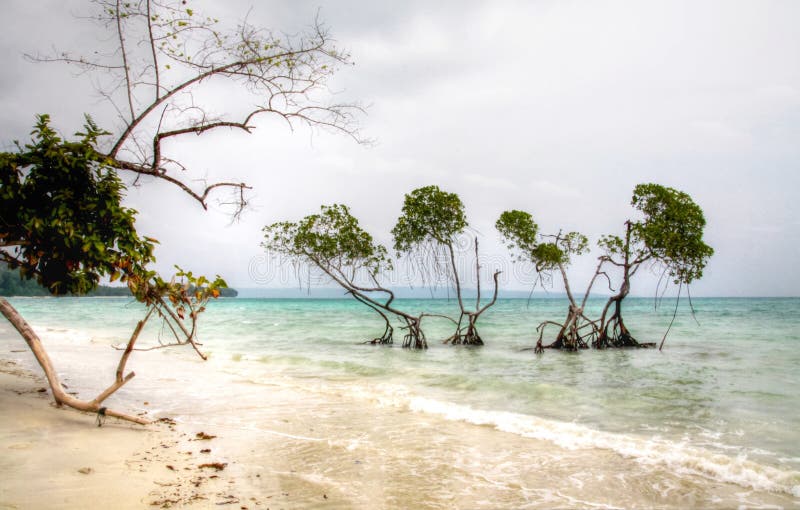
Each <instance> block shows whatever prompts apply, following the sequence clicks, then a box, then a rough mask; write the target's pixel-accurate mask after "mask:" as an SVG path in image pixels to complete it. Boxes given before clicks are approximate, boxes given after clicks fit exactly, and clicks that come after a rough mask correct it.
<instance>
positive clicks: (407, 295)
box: [239, 287, 565, 299]
mask: <svg viewBox="0 0 800 510" xmlns="http://www.w3.org/2000/svg"><path fill="white" fill-rule="evenodd" d="M392 291H393V292H394V293H395V297H397V298H398V299H431V298H433V299H447V298H448V297H449V298H451V299H454V298H455V297H456V295H455V292H454V291H453V290H450V292H449V293H448V290H447V289H442V288H439V289H433V290H431V289H428V288H410V287H400V288H394V289H392ZM475 295H476V290H475V289H464V297H465V298H472V297H475ZM481 296H482V297H483V298H485V299H491V297H492V296H491V293H488V292H486V291H485V290H484V291H482V293H481ZM497 296H498V297H499V298H501V299H527V298H528V297H529V296H530V297H533V298H535V299H549V298H563V297H564V296H565V294H564V293H562V292H541V291H537V292H534V293H533V296H531V293H530V291H526V290H500V291H499V292H498V293H497ZM239 297H241V298H264V299H343V298H347V297H349V296H348V294H346V293H345V291H344V290H342V289H340V288H338V287H311V289H306V288H303V289H300V288H297V287H295V288H242V289H239Z"/></svg>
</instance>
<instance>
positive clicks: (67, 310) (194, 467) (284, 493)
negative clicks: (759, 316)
mask: <svg viewBox="0 0 800 510" xmlns="http://www.w3.org/2000/svg"><path fill="white" fill-rule="evenodd" d="M343 303H345V302H342V303H322V304H319V303H316V304H312V305H307V306H311V307H312V308H310V309H306V308H301V309H300V310H296V308H297V305H296V304H295V303H290V304H282V303H281V302H277V303H275V302H263V303H262V302H247V303H239V302H234V301H231V302H229V303H223V304H219V306H217V307H214V308H210V309H209V311H208V314H207V315H208V317H206V319H207V320H206V323H204V325H205V326H206V328H205V329H204V333H205V336H204V340H205V342H204V346H203V347H204V349H205V350H206V352H208V353H209V354H210V359H209V360H208V361H202V360H200V359H199V358H197V357H196V356H194V355H193V353H192V352H191V351H190V350H188V349H180V348H177V349H162V350H157V351H154V352H148V353H145V352H139V353H135V354H134V357H133V358H132V359H131V361H130V364H129V367H130V368H131V369H132V370H135V372H136V377H135V378H134V379H133V380H132V381H131V382H130V383H129V384H127V385H126V386H125V387H123V388H121V389H120V390H119V391H118V392H117V393H115V394H114V395H113V396H112V397H111V398H110V399H109V400H108V404H107V405H108V406H109V407H110V408H113V409H115V410H118V411H121V412H126V413H130V414H134V415H135V414H139V413H146V416H147V417H148V418H149V419H152V420H159V419H163V418H169V419H171V420H173V421H166V420H165V421H162V422H159V423H156V424H153V425H148V426H146V427H142V426H138V425H131V424H126V423H122V422H118V421H115V420H112V419H110V418H109V419H107V420H106V422H105V424H104V425H103V427H101V428H98V427H97V426H96V423H95V421H96V416H95V415H91V414H83V413H80V412H77V411H75V410H71V409H57V408H55V407H54V406H53V405H52V397H51V395H50V393H49V391H47V390H46V391H45V392H40V390H41V389H42V388H45V386H46V385H45V383H44V379H43V377H41V375H40V370H39V368H38V366H37V365H36V361H35V359H34V358H33V356H32V355H31V353H30V351H29V350H28V349H27V347H26V345H25V343H24V341H23V340H22V339H21V338H19V336H18V335H17V334H16V333H15V332H14V331H13V330H11V328H10V326H8V325H7V324H0V339H2V342H0V360H3V361H0V376H1V377H0V452H2V455H0V480H3V483H2V484H0V509H2V508H65V509H66V508H84V507H87V506H89V507H97V506H101V504H100V503H101V502H102V506H113V507H115V508H158V507H165V508H168V507H187V508H240V509H241V508H242V507H245V508H248V509H252V508H317V507H324V508H370V509H371V508H554V507H560V508H564V507H570V508H571V507H599V508H600V507H602V508H628V507H637V508H697V507H702V508H731V507H736V506H740V505H741V506H753V507H758V506H761V507H767V506H772V507H785V508H786V507H796V506H797V505H798V501H800V500H798V497H800V492H798V490H800V473H798V471H797V470H796V469H794V467H793V464H792V463H793V462H794V459H793V458H787V459H785V460H784V459H777V460H772V459H775V458H776V457H777V455H776V454H775V453H773V452H769V451H766V450H759V449H757V448H755V447H754V446H750V445H759V446H760V444H759V443H758V442H756V441H758V439H759V437H760V436H759V437H757V436H749V435H747V433H746V432H745V431H742V432H741V434H742V435H739V427H741V426H746V425H748V424H750V423H753V424H754V425H757V426H758V427H757V428H754V429H753V432H752V433H756V432H758V431H761V433H762V436H763V431H765V430H770V431H773V433H774V432H781V431H782V430H783V429H784V428H783V427H781V428H780V429H778V428H776V427H775V426H772V425H768V426H769V427H770V428H768V429H767V428H765V427H764V426H762V425H760V423H762V422H761V421H760V420H753V419H751V420H749V421H742V422H741V423H737V424H736V426H735V427H734V426H731V425H728V424H727V422H721V421H718V420H719V418H718V416H719V415H718V414H717V415H711V416H708V417H706V415H707V414H708V411H709V409H710V405H709V404H712V403H714V404H715V405H719V404H720V403H724V402H725V401H724V400H721V401H714V400H711V399H709V395H708V391H710V389H711V387H710V386H705V385H703V384H702V381H699V380H698V379H697V376H692V377H691V378H689V377H688V374H687V372H686V371H687V370H688V369H687V368H686V367H685V366H684V365H685V364H686V363H696V364H697V366H698V367H700V368H704V369H706V370H710V368H705V365H707V363H706V362H703V363H700V362H698V361H696V358H697V356H698V354H697V353H696V351H695V350H694V349H693V348H692V346H691V344H690V343H689V342H690V340H683V344H682V345H681V344H678V342H677V341H676V342H674V343H675V347H673V349H672V350H671V351H670V353H669V356H660V357H658V358H656V357H655V356H656V355H655V353H653V352H641V351H635V352H623V351H619V352H616V351H615V352H606V353H595V352H592V353H589V354H588V355H585V356H583V355H582V356H560V355H558V353H554V354H553V355H548V356H544V357H540V358H535V359H534V358H524V357H522V356H520V355H519V354H518V353H517V352H516V351H515V350H514V345H515V344H513V343H509V344H508V345H506V346H503V345H497V344H498V343H499V342H500V341H502V339H503V337H505V338H514V337H513V335H511V334H510V333H508V332H506V333H503V334H502V335H500V334H496V336H495V338H496V341H495V342H494V343H492V344H491V345H489V346H487V347H485V348H483V349H481V350H470V349H452V348H446V349H445V348H441V347H437V346H432V347H431V349H430V350H429V351H427V352H424V353H419V352H412V351H408V350H402V349H399V348H396V349H395V348H376V347H373V346H364V345H361V344H358V343H356V342H355V341H354V340H352V339H354V338H361V337H362V336H363V335H361V334H360V332H359V330H356V329H355V328H354V329H352V330H348V329H347V328H348V327H350V326H348V324H349V323H347V322H345V323H343V324H339V325H337V327H336V328H332V329H331V331H337V332H338V331H339V328H342V329H343V330H344V331H343V332H341V333H337V334H338V335H339V336H333V335H332V334H331V335H329V336H323V335H322V333H320V332H316V333H314V332H313V331H312V333H313V334H315V335H318V336H315V337H309V338H308V339H309V340H314V341H313V342H311V341H309V342H305V341H302V339H304V338H305V337H303V336H302V335H303V334H306V335H309V334H310V333H304V331H306V329H305V328H307V327H308V326H307V325H308V324H309V322H308V321H309V320H311V319H312V318H316V317H318V316H321V315H322V316H325V314H326V313H327V314H330V313H331V312H333V311H337V312H338V311H340V310H347V309H346V308H343V307H342V305H343ZM20 304H21V305H24V306H25V307H27V308H28V309H27V310H26V313H27V315H29V316H31V317H33V320H32V321H31V322H32V325H33V327H34V329H35V330H36V331H37V333H38V334H39V335H40V336H41V338H42V341H43V343H44V345H45V346H46V348H47V350H48V352H49V354H50V356H51V358H52V359H53V362H54V364H55V366H56V369H57V370H58V371H59V376H60V378H61V380H62V381H63V382H64V383H65V384H67V385H68V386H69V389H68V391H76V392H78V393H79V396H80V397H81V398H91V397H92V396H94V395H96V394H97V393H98V392H100V391H102V389H103V388H105V386H106V385H107V384H108V383H109V381H110V380H113V376H114V370H115V368H116V363H117V360H118V357H119V351H116V350H114V349H112V348H111V347H110V346H111V345H114V344H116V343H118V342H119V339H120V338H124V333H125V328H126V327H127V326H126V324H128V323H135V320H136V315H135V310H133V309H130V308H128V307H127V306H126V303H125V302H124V301H122V300H120V301H114V300H103V301H102V302H98V301H78V300H60V301H56V302H48V303H42V302H39V301H25V302H20ZM86 304H91V306H86ZM755 305H758V306H761V305H760V303H755ZM304 306H306V305H304ZM503 306H508V307H509V309H508V310H507V311H505V312H504V311H503ZM499 311H500V312H502V313H504V314H506V315H507V316H508V317H512V316H516V314H518V313H520V311H519V310H518V309H517V308H516V307H515V305H514V303H511V304H504V303H500V305H499ZM348 313H350V312H348ZM337 316H338V315H337ZM343 316H344V317H347V320H349V321H352V322H353V324H356V325H360V324H361V322H360V321H361V319H359V318H358V317H359V316H358V315H353V316H352V317H355V318H356V319H355V320H354V319H351V318H349V317H350V316H349V315H343ZM75 323H80V329H73V326H72V324H75ZM294 323H297V324H298V326H296V327H295V326H292V324H294ZM108 324H111V325H112V326H108ZM303 325H305V326H303ZM359 327H360V326H359ZM279 328H287V329H286V332H283V333H282V332H281V330H280V329H279ZM487 329H489V328H487ZM267 330H268V331H267ZM490 331H491V330H490ZM680 331H681V330H679V332H680ZM152 334H153V337H152V338H151V340H150V341H151V342H152V341H153V340H155V338H157V331H154V332H152ZM683 334H684V335H686V334H687V333H685V332H684V333H683ZM726 345H727V344H726ZM787 348H789V346H787ZM682 350H683V351H682ZM684 351H685V352H684ZM782 357H783V356H782ZM714 359H716V360H717V362H718V364H723V367H727V368H728V369H736V370H738V368H736V366H738V364H739V363H741V362H739V361H737V362H736V363H735V364H730V363H729V364H728V365H724V363H725V361H726V358H725V355H724V353H717V354H715V355H714ZM454 360H457V361H458V366H455V365H453V361H454ZM693 360H694V361H693ZM701 361H702V359H701ZM665 364H670V365H671V366H668V367H665ZM637 365H638V366H640V367H647V368H648V371H650V370H652V371H654V373H656V374H662V375H663V376H670V377H671V379H667V380H672V381H675V384H671V385H669V387H668V388H664V389H663V391H662V389H661V388H662V386H663V385H664V384H663V381H664V380H665V379H658V378H653V377H649V378H647V377H643V376H642V374H643V372H642V368H640V367H637ZM771 366H773V367H774V365H771ZM466 367H471V369H469V370H468V369H467V368H466ZM612 368H613V379H612V380H617V378H618V377H620V376H632V375H634V374H636V375H637V378H636V380H640V379H641V380H642V381H644V382H645V383H647V384H649V385H650V387H649V388H648V387H642V386H640V387H639V388H638V389H637V390H636V391H635V392H630V393H626V392H625V391H623V390H621V389H619V388H615V389H613V390H611V389H609V390H608V392H607V393H604V394H602V395H600V394H598V397H602V399H601V400H599V401H594V400H592V401H586V400H585V399H583V398H582V394H581V393H577V392H575V391H573V388H572V387H571V385H566V386H565V385H564V384H562V383H561V381H560V378H562V377H568V378H569V377H571V376H574V375H575V373H577V371H578V370H579V371H580V373H582V374H584V375H583V377H589V378H598V377H601V376H602V375H603V374H606V373H608V374H609V375H610V374H612V372H609V370H611V369H612ZM620 368H624V371H622V372H620ZM546 370H552V375H549V373H548V372H547V371H546ZM465 372H466V373H465ZM786 373H787V374H788V373H789V372H786ZM736 374H739V372H738V371H737V372H736ZM723 375H724V372H722V371H720V370H716V371H714V372H713V373H712V374H711V376H710V377H708V380H709V381H712V382H713V383H714V384H715V386H714V387H719V382H721V381H723V380H724V379H722V377H723ZM570 380H577V379H574V378H573V379H570ZM701 390H702V391H701ZM734 395H736V394H734ZM495 396H496V397H498V398H495ZM723 396H724V395H723ZM499 397H502V398H499ZM510 397H513V398H514V400H509V398H510ZM676 397H677V399H676ZM504 399H505V400H506V401H507V402H508V403H507V404H505V405H504V404H503V400H504ZM762 401H763V399H761V397H759V398H758V400H753V402H762ZM737 402H741V400H737ZM554 404H558V405H557V406H555V405H554ZM673 404H674V406H673ZM526 406H527V407H526ZM631 406H635V407H631ZM665 406H669V407H665ZM660 409H664V410H666V411H667V412H664V413H663V414H655V415H653V413H657V412H658V411H659V410H660ZM671 409H677V410H679V412H680V413H681V414H685V413H687V412H689V413H693V416H694V417H695V418H694V419H693V421H692V422H691V423H690V424H689V427H681V426H680V425H681V423H676V422H675V421H674V420H676V419H677V417H676V414H675V412H673V411H672V410H671ZM738 409H739V412H741V411H742V407H741V406H740V407H739V408H738ZM590 413H591V414H590ZM631 413H633V414H631ZM619 416H633V417H634V418H636V419H637V420H639V421H638V422H636V423H639V424H640V425H638V426H633V427H626V428H625V429H623V430H620V429H619V427H616V428H615V427H614V426H613V423H612V422H611V421H610V420H614V419H617V420H618V419H619ZM724 416H725V417H726V418H727V419H729V420H730V419H732V418H734V417H733V415H724ZM757 416H758V417H760V416H767V417H770V419H776V418H773V417H774V416H776V415H774V414H763V413H762V414H759V415H757ZM564 417H567V419H565V418H564ZM569 417H572V418H569ZM593 417H596V418H593ZM745 417H746V416H745ZM663 419H669V420H672V422H671V423H668V424H665V423H664V422H663V421H662V420H663ZM698 421H699V423H700V424H702V425H704V426H703V427H693V425H694V423H695V422H698ZM668 427H673V428H675V429H677V432H678V434H675V433H671V432H670V429H669V428H668ZM711 427H714V428H713V429H712V428H711ZM199 433H204V434H205V435H209V436H216V437H214V438H212V439H201V438H198V437H197V434H199ZM668 434H671V435H668ZM689 434H692V436H691V439H692V441H693V442H691V443H690V442H689V441H688V439H689V438H690V436H689ZM792 434H793V432H792V430H788V429H787V430H786V431H785V432H784V435H785V436H786V437H792ZM750 437H752V438H753V439H752V440H751V439H749V438H750ZM773 444H774V443H773ZM742 445H744V446H745V447H748V446H749V448H748V449H745V448H743V447H742ZM203 450H210V451H206V452H204V451H203ZM786 450H787V452H788V453H789V455H792V451H793V450H792V447H791V445H789V447H788V448H786ZM6 453H7V455H6ZM784 455H786V454H784ZM215 463H219V465H220V466H221V465H223V464H224V469H222V470H221V471H216V470H215V468H214V467H213V466H214V465H215ZM202 464H208V466H207V467H204V468H201V467H200V466H201V465H202ZM170 466H171V467H170ZM84 468H91V471H88V473H83V472H81V471H80V470H82V469H84ZM198 482H199V483H198ZM103 498H105V499H103ZM106 503H108V504H106ZM112 503H113V505H111V504H112Z"/></svg>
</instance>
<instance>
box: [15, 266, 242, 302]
mask: <svg viewBox="0 0 800 510" xmlns="http://www.w3.org/2000/svg"><path fill="white" fill-rule="evenodd" d="M50 295H51V294H50V293H49V292H48V291H47V289H45V288H44V287H42V286H40V285H39V284H38V283H36V280H26V279H24V278H22V277H21V276H20V274H19V271H17V270H11V269H8V268H7V267H6V266H5V265H3V266H0V296H6V297H8V296H23V297H30V296H50ZM238 295H239V292H238V291H237V290H236V289H220V297H236V296H238ZM82 296H85V297H130V296H131V291H130V290H129V289H128V287H127V286H113V287H112V286H109V285H100V286H98V287H97V288H96V289H94V290H92V291H90V292H87V293H86V294H83V295H82Z"/></svg>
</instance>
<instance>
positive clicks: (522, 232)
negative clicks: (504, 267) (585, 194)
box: [495, 210, 589, 271]
mask: <svg viewBox="0 0 800 510" xmlns="http://www.w3.org/2000/svg"><path fill="white" fill-rule="evenodd" d="M495 228H497V230H498V231H499V232H500V234H501V235H502V236H503V238H504V240H505V243H506V246H508V248H509V250H511V251H512V253H514V252H515V251H516V255H515V258H516V260H524V261H530V262H532V263H533V264H535V265H536V270H537V271H551V270H553V269H556V268H557V267H558V266H559V265H564V266H566V265H569V263H570V257H571V256H572V255H581V254H583V253H585V252H586V250H587V248H588V245H589V240H588V239H587V238H586V236H584V235H583V234H581V233H579V232H569V233H568V234H561V233H559V234H558V235H555V236H546V237H549V238H552V239H553V240H552V241H550V242H541V241H540V237H541V236H539V235H538V232H539V226H538V225H537V224H536V222H535V221H534V220H533V216H531V215H530V214H529V213H527V212H525V211H519V210H512V211H504V212H503V213H502V214H501V215H500V218H499V219H498V220H497V222H496V223H495Z"/></svg>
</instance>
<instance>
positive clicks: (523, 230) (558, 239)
mask: <svg viewBox="0 0 800 510" xmlns="http://www.w3.org/2000/svg"><path fill="white" fill-rule="evenodd" d="M495 227H496V228H497V230H498V231H499V232H500V234H501V235H502V236H503V238H504V239H505V241H506V245H507V246H508V248H509V250H511V252H512V254H513V257H514V258H515V259H516V260H518V261H524V262H530V263H532V264H533V265H534V266H535V267H536V271H537V272H538V273H539V274H540V275H541V274H542V273H543V272H550V271H554V270H558V271H559V272H560V273H561V278H562V280H563V282H564V290H565V292H566V294H567V299H568V300H569V308H568V311H567V317H566V319H565V320H564V322H563V323H557V322H553V321H544V322H542V323H540V324H539V326H538V327H537V328H536V329H537V331H538V332H539V338H538V340H537V342H536V352H542V349H544V348H554V349H567V350H577V349H585V348H587V347H588V344H587V341H586V338H587V337H589V336H591V335H594V334H596V331H597V328H596V326H595V323H594V322H593V321H592V320H591V319H589V318H588V317H587V316H586V315H585V313H584V308H585V306H586V301H587V300H588V299H589V295H590V294H591V289H592V286H593V284H594V282H595V280H596V279H597V277H598V275H599V274H601V273H600V271H599V266H598V271H596V272H595V276H594V278H592V281H591V282H590V284H589V286H588V287H587V289H586V292H585V293H584V295H583V298H582V299H581V302H580V304H578V301H577V300H576V298H575V296H574V294H573V292H572V288H571V286H570V282H569V278H568V274H567V268H568V267H569V265H570V264H571V262H572V257H573V256H576V255H582V254H584V253H586V251H587V247H588V244H589V240H588V239H587V238H586V236H584V235H583V234H581V233H579V232H569V233H566V234H564V233H562V232H559V233H558V234H555V235H542V234H540V233H539V225H537V224H536V222H535V221H534V219H533V216H531V215H530V213H527V212H525V211H519V210H512V211H505V212H503V213H502V214H501V215H500V218H499V219H498V220H497V222H496V223H495ZM540 277H541V276H540ZM548 325H554V326H556V327H558V333H557V334H556V337H555V340H554V341H553V342H552V343H550V344H548V345H543V343H542V340H543V337H544V331H545V328H546V326H548ZM587 329H588V333H587V332H586V330H587Z"/></svg>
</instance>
